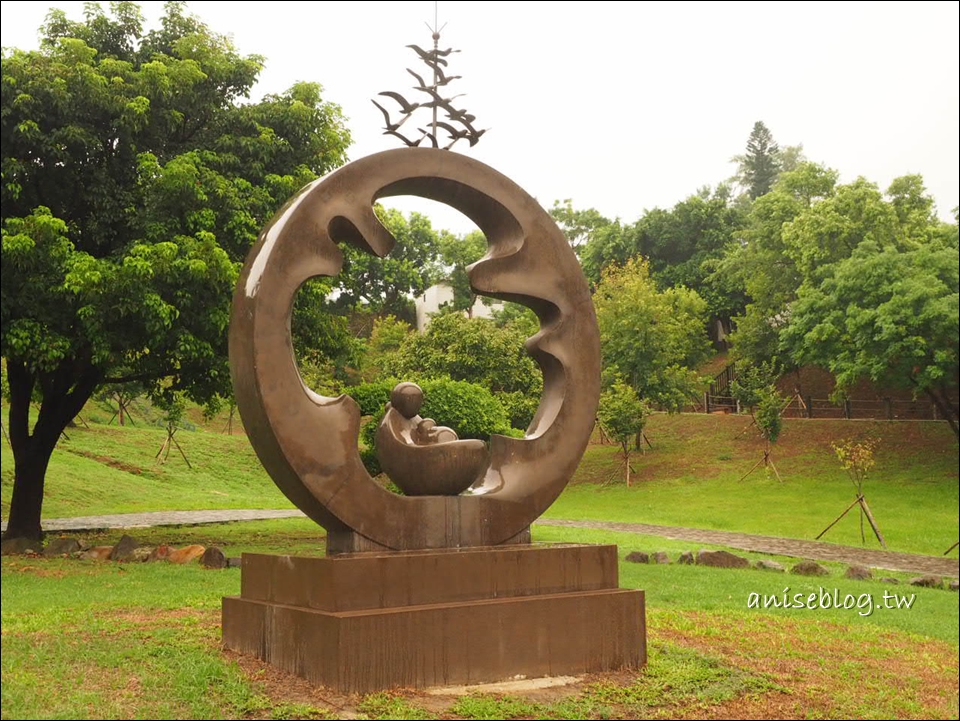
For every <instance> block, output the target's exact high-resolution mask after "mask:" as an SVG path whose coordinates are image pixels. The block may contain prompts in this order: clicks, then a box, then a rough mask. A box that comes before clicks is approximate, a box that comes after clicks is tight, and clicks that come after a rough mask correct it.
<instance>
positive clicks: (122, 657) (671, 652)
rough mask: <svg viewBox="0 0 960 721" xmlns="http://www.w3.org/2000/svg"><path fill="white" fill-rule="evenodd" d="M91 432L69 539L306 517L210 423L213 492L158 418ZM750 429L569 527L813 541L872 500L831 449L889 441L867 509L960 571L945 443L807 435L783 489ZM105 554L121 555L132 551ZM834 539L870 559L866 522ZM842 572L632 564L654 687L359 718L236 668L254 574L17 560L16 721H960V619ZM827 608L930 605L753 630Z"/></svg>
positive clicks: (573, 505)
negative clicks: (140, 522) (142, 515)
mask: <svg viewBox="0 0 960 721" xmlns="http://www.w3.org/2000/svg"><path fill="white" fill-rule="evenodd" d="M84 417H85V418H86V420H87V422H88V423H89V425H90V427H89V428H84V427H79V428H75V429H70V430H69V431H68V434H69V436H70V437H69V439H68V440H67V439H64V440H61V442H60V444H59V446H58V448H57V451H56V452H55V453H54V456H53V459H52V461H51V466H50V472H49V474H48V480H47V496H46V499H45V504H44V516H45V517H48V518H49V517H57V516H71V515H91V514H98V513H125V512H135V511H153V510H191V509H203V508H284V507H289V502H288V501H286V499H285V498H283V496H282V495H281V494H280V492H279V491H278V490H277V489H276V487H275V486H274V485H273V483H272V482H271V481H270V480H269V478H268V477H267V476H266V474H265V473H264V471H263V470H262V468H261V467H260V464H259V462H258V461H257V459H256V456H255V454H254V453H253V451H252V450H251V448H250V446H249V444H248V442H247V440H246V438H245V437H244V436H243V435H234V436H230V435H224V434H222V433H220V432H219V431H220V430H221V428H222V426H223V425H224V422H223V419H219V420H218V421H216V422H214V423H210V424H208V425H207V426H203V425H202V424H201V423H200V419H199V418H192V419H193V421H194V423H195V424H196V426H197V427H196V430H194V431H186V430H184V431H181V432H180V433H178V435H177V438H178V439H179V440H180V442H181V444H182V445H183V448H184V450H185V451H186V453H187V455H188V457H189V458H190V461H191V463H192V464H193V469H189V468H188V467H187V466H186V464H185V463H184V461H183V459H182V458H180V457H179V455H178V454H177V453H176V451H175V450H174V452H173V453H172V454H171V455H170V457H169V459H168V460H167V462H166V463H165V464H162V465H161V464H158V463H157V462H156V461H155V458H154V456H155V455H156V453H157V451H158V450H159V448H160V446H161V444H162V443H163V440H164V437H165V432H164V430H162V429H161V428H158V427H156V426H150V425H149V424H148V423H147V422H146V421H149V420H150V418H149V414H148V411H147V410H141V415H140V416H137V421H138V426H137V427H135V428H130V427H125V428H118V427H117V426H115V425H113V426H108V425H106V424H105V422H106V420H108V418H109V412H107V411H106V410H105V409H104V408H103V407H97V406H95V405H94V406H91V407H90V408H88V411H85V415H84ZM98 421H99V422H98ZM748 423H749V419H744V418H742V417H739V418H738V417H730V416H704V415H685V416H666V415H655V416H654V417H653V418H652V419H651V422H650V425H649V427H648V431H647V432H648V435H649V437H650V439H651V441H652V442H653V443H654V446H655V449H654V450H653V452H650V453H647V454H645V455H643V456H639V455H638V456H637V457H636V458H635V459H634V467H635V469H636V470H637V474H636V476H635V484H634V485H633V487H631V488H626V487H625V486H623V483H622V481H612V482H611V481H610V477H611V475H612V474H613V473H614V471H615V469H616V465H617V460H616V458H615V451H614V449H613V448H612V447H611V446H601V445H593V446H591V447H590V448H589V449H588V450H587V454H586V456H585V458H584V461H583V463H582V464H581V466H580V469H579V470H578V472H577V476H576V478H575V479H574V482H573V483H572V484H571V485H570V486H569V487H568V488H567V490H566V491H565V492H564V493H563V494H562V496H561V497H560V499H559V500H558V501H557V503H556V504H555V505H554V506H553V507H552V508H551V509H550V511H549V512H548V514H547V515H548V516H551V517H555V518H569V519H594V520H609V521H628V522H629V521H632V522H643V523H654V524H665V525H680V526H691V527H700V528H711V529H719V530H732V531H742V532H748V533H749V532H752V533H764V534H769V535H781V536H793V537H798V538H812V537H813V536H815V535H816V534H817V533H818V532H819V531H820V530H821V529H822V528H823V527H824V526H825V525H826V524H827V523H828V522H829V521H830V520H832V519H833V518H834V517H835V516H836V515H837V514H838V513H839V512H840V511H841V510H843V508H844V507H845V506H846V505H847V504H848V503H849V502H850V501H851V500H852V498H853V493H852V488H851V486H850V483H849V481H848V480H847V478H846V476H845V475H844V473H843V471H842V470H841V469H840V468H839V466H838V465H837V462H836V460H835V457H834V455H833V452H832V449H831V448H830V443H831V442H835V441H838V440H842V439H845V438H849V437H852V436H877V437H879V438H880V439H881V441H882V442H881V445H880V450H879V452H878V458H877V465H876V467H875V469H874V470H873V472H872V474H871V476H870V477H869V478H868V480H867V483H866V487H865V488H866V496H867V499H868V500H869V502H870V505H871V508H872V510H873V513H874V515H875V516H876V518H877V521H878V522H879V524H880V527H881V529H882V530H883V532H884V534H885V535H886V537H887V542H888V545H889V546H890V548H891V549H893V550H900V551H909V552H919V553H932V554H936V555H939V554H941V553H942V552H943V551H944V550H946V548H947V547H948V546H950V545H951V544H952V543H953V542H954V541H955V540H956V538H957V535H958V523H957V508H958V471H957V467H958V454H957V444H956V441H955V440H954V439H953V437H952V434H951V433H950V431H949V429H948V428H946V426H945V425H943V424H934V423H876V422H867V421H853V422H851V421H787V422H786V423H785V430H784V433H783V436H782V438H781V441H780V442H779V443H778V444H777V445H776V446H775V448H774V452H773V458H774V461H775V462H776V464H777V467H778V468H779V470H780V473H781V475H782V476H783V478H784V481H785V482H784V483H782V484H781V483H779V482H778V481H777V480H776V479H774V478H770V477H768V476H766V475H765V474H764V473H763V471H762V470H761V471H758V472H755V473H754V474H752V475H751V476H750V477H748V478H747V479H746V480H743V481H740V480H739V479H740V477H741V476H742V475H743V474H744V473H745V472H746V471H747V470H748V469H749V468H750V466H752V465H753V463H754V462H755V461H756V460H757V458H759V455H760V452H761V444H760V441H759V440H758V439H757V438H755V437H753V436H752V434H746V435H742V436H739V437H738V434H739V432H740V431H741V430H742V429H743V428H744V427H745V426H746V425H747V424H748ZM0 461H2V469H0V477H2V481H3V483H2V494H0V500H2V506H3V513H4V514H6V512H7V511H8V509H9V501H10V492H11V487H12V479H13V458H12V453H11V452H10V448H9V446H8V445H7V444H6V443H5V442H0ZM132 533H133V535H135V536H136V538H137V539H138V540H139V541H140V542H141V543H145V544H150V545H154V544H160V543H167V544H171V545H177V546H181V545H186V544H190V543H200V544H203V545H207V546H209V545H217V546H220V547H221V548H223V549H224V550H225V551H226V553H227V555H230V556H235V555H239V554H240V553H241V552H244V551H257V552H268V553H298V554H321V553H323V552H324V537H323V533H322V530H321V529H319V528H318V527H316V526H315V525H313V524H312V523H311V522H309V521H307V520H305V519H284V520H273V521H258V522H247V523H234V524H221V525H214V526H201V527H184V528H171V527H167V528H154V529H136V530H135V531H133V532H132ZM82 535H83V537H84V538H85V539H86V540H87V541H89V542H92V543H94V544H107V543H112V542H115V541H116V540H117V539H118V538H119V536H120V532H119V531H115V532H109V533H101V534H92V533H88V534H82ZM534 538H535V540H537V541H546V542H584V543H616V544H618V546H619V552H620V554H621V559H623V557H624V556H625V555H626V554H627V553H629V552H630V551H632V550H643V551H647V552H653V551H661V550H662V551H667V552H668V553H669V554H670V555H671V556H672V557H675V556H676V554H677V553H679V552H680V551H685V550H693V551H696V550H698V549H699V548H700V547H701V546H700V544H692V543H689V542H682V541H671V540H668V539H664V538H659V537H655V536H643V535H637V534H624V533H614V532H608V531H598V530H589V529H573V528H556V527H545V526H535V527H534ZM825 540H829V541H834V542H838V543H848V544H852V545H858V544H859V543H860V538H859V528H858V526H857V522H856V519H855V517H853V516H851V517H850V518H848V519H846V520H844V521H843V522H842V523H841V524H839V525H838V526H836V527H835V528H834V529H832V530H831V531H830V533H829V534H828V535H827V536H826V538H825ZM868 545H871V546H872V545H874V543H873V542H871V541H870V540H869V539H868ZM707 547H709V546H707ZM736 553H737V554H738V555H744V556H747V557H749V558H751V559H755V558H760V557H761V556H760V554H751V553H746V552H741V551H736ZM764 557H766V556H764ZM768 558H769V557H768ZM776 560H781V562H783V563H784V565H790V564H792V563H793V562H794V561H795V559H776ZM825 565H826V566H827V567H828V568H829V570H830V574H831V575H830V576H828V577H824V578H817V579H808V578H803V577H797V576H792V575H784V574H777V573H770V572H761V571H756V570H724V569H712V568H705V567H697V566H679V565H676V564H672V565H669V566H658V565H645V564H644V565H637V564H632V563H627V562H625V561H622V562H621V564H620V579H621V585H622V586H624V587H628V588H642V589H644V590H645V591H646V599H647V609H648V641H649V651H650V656H649V664H648V666H647V667H646V668H645V669H644V670H642V671H639V672H629V673H627V672H624V673H620V674H605V675H598V676H594V677H589V678H587V679H585V680H584V681H582V682H580V683H578V684H574V685H572V686H568V687H562V688H559V689H552V690H542V691H538V692H531V693H523V694H521V693H499V694H489V693H488V694H468V695H463V696H460V697H451V696H434V695H430V694H423V693H381V694H372V695H369V696H366V697H356V696H352V697H346V696H338V695H335V694H332V693H331V692H329V691H326V690H322V689H316V688H312V687H310V686H309V685H307V684H305V683H304V682H302V681H300V680H298V679H295V678H292V677H289V676H287V675H285V674H281V673H279V672H277V671H275V670H274V669H271V668H270V667H268V666H266V665H264V664H262V663H260V662H258V661H255V660H251V659H248V658H242V657H239V656H237V655H235V654H231V653H227V652H223V651H222V649H221V648H220V632H219V606H220V598H221V597H222V596H224V595H234V594H236V593H238V592H239V585H240V573H239V571H238V570H237V569H228V570H225V571H207V570H203V569H201V568H200V567H198V566H196V565H194V566H185V567H184V566H173V565H167V564H122V565H121V564H113V563H99V564H98V563H95V562H83V561H78V560H61V559H43V558H23V557H5V558H4V559H3V560H2V566H0V572H2V599H3V604H2V656H0V663H2V673H3V683H2V687H0V688H2V717H3V718H46V717H49V718H131V717H137V718H141V717H142V718H337V717H356V716H360V717H367V718H444V719H483V718H650V717H670V718H725V717H746V718H798V717H811V718H846V717H857V718H876V717H894V718H957V717H958V713H960V711H958V701H957V698H958V660H957V659H958V638H960V630H958V626H960V622H958V615H960V614H958V604H957V596H956V595H954V594H953V593H950V592H949V591H945V590H933V589H922V588H913V587H908V586H905V585H904V584H903V583H901V584H899V585H895V586H894V585H890V584H885V583H881V582H879V581H850V580H846V579H844V578H843V577H842V575H843V567H841V566H840V565H837V564H825ZM882 575H885V576H892V577H897V578H900V579H905V578H906V577H907V574H897V573H889V572H883V574H882ZM821 588H822V589H824V590H826V591H827V592H828V593H829V594H832V592H833V590H834V589H837V592H838V594H839V595H840V596H841V597H843V596H845V595H847V594H850V595H851V596H852V597H854V598H856V599H860V598H862V597H864V596H865V595H869V596H870V597H871V598H872V599H876V600H879V599H881V597H882V595H883V593H884V592H885V591H888V592H896V593H898V594H901V595H906V596H909V595H910V594H915V596H914V598H913V601H912V603H911V606H910V608H909V609H906V608H901V609H896V610H895V609H874V610H872V612H871V613H869V614H866V613H864V615H861V613H862V612H863V609H862V607H861V608H853V609H848V610H843V609H840V610H837V609H829V610H822V609H818V610H811V609H800V608H789V609H785V608H770V607H768V608H763V607H760V608H756V609H748V608H747V605H748V600H749V599H750V594H758V597H759V598H762V597H765V596H767V597H769V596H778V597H782V596H783V594H784V593H788V594H789V596H790V597H791V598H792V597H793V596H794V594H796V593H802V594H803V595H804V597H806V596H807V595H808V594H810V593H819V590H820V589H821Z"/></svg>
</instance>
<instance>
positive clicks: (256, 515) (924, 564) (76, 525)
mask: <svg viewBox="0 0 960 721" xmlns="http://www.w3.org/2000/svg"><path fill="white" fill-rule="evenodd" d="M302 516H303V513H302V512H301V511H298V510H294V509H286V510H245V509H238V510H227V511H158V512H155V513H124V514H118V515H104V516H81V517H77V518H48V519H46V520H45V521H44V522H43V529H44V531H93V530H103V529H107V528H146V527H149V526H195V525H202V524H206V523H227V522H231V521H256V520H263V519H270V518H296V517H302ZM537 524H538V525H541V526H560V527H563V528H589V529H593V530H601V531H618V532H621V533H638V534H646V535H652V536H663V537H664V538H670V539H674V540H678V541H690V542H691V549H690V550H693V551H696V550H697V549H696V547H695V545H696V544H698V543H700V544H711V545H718V546H727V547H728V548H738V549H740V550H743V551H757V552H759V553H770V554H774V555H778V556H792V557H796V558H810V559H813V560H815V561H837V562H841V563H858V564H860V565H863V566H869V567H871V568H883V569H886V570H890V571H905V572H908V573H929V574H935V575H938V576H950V577H958V576H960V559H957V558H947V557H943V556H923V555H920V554H915V553H898V552H896V551H881V550H879V549H872V548H857V547H856V546H840V545H837V544H833V543H823V542H820V541H804V540H800V539H796V538H779V537H776V536H757V535H754V534H751V533H733V532H730V531H708V530H703V529H699V528H680V527H677V526H654V525H651V524H647V523H616V522H612V521H565V520H561V519H553V518H541V519H540V520H538V521H537ZM2 526H3V530H6V529H7V524H6V523H5V522H4V523H3V524H2ZM650 550H656V549H653V548H651V549H650Z"/></svg>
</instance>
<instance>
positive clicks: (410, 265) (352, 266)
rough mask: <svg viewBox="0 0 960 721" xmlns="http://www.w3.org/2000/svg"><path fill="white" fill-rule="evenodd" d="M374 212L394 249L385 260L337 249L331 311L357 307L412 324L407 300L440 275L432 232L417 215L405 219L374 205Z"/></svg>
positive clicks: (411, 307)
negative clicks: (335, 291)
mask: <svg viewBox="0 0 960 721" xmlns="http://www.w3.org/2000/svg"><path fill="white" fill-rule="evenodd" d="M376 213H377V217H378V218H379V219H380V222H381V223H383V225H384V227H385V228H386V229H387V230H388V231H390V233H391V235H393V237H394V238H395V239H396V241H397V242H396V245H395V246H394V247H393V250H391V251H390V253H389V254H388V255H387V256H386V257H385V258H377V257H376V256H374V255H371V254H370V253H367V252H365V251H362V250H360V249H359V248H354V247H353V246H349V245H346V246H343V247H342V250H343V258H344V260H343V269H342V270H341V271H340V275H339V276H338V282H339V285H338V290H339V294H338V297H337V299H336V301H335V306H336V307H337V308H339V309H348V308H353V307H355V306H358V305H363V306H365V307H366V308H367V309H368V310H370V311H371V312H373V313H377V314H392V315H395V316H397V317H398V318H401V319H403V320H406V321H409V322H414V321H415V319H416V314H415V310H414V305H413V300H412V299H411V296H417V295H420V294H421V293H423V291H425V290H426V289H427V288H428V287H430V285H431V284H432V283H433V282H434V281H435V280H436V279H437V278H438V277H439V276H440V266H439V263H438V260H439V252H440V249H439V238H438V235H437V232H436V231H435V230H434V229H433V226H432V225H431V224H430V219H429V218H428V217H426V216H425V215H422V214H420V213H411V214H410V217H409V219H408V218H405V217H404V216H403V214H402V213H401V212H400V211H399V210H396V209H395V208H384V207H383V206H381V205H379V204H378V205H377V206H376Z"/></svg>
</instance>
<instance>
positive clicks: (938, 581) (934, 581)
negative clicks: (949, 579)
mask: <svg viewBox="0 0 960 721" xmlns="http://www.w3.org/2000/svg"><path fill="white" fill-rule="evenodd" d="M910 585H911V586H921V587H923V588H942V587H943V579H942V578H940V576H917V577H916V578H911V579H910Z"/></svg>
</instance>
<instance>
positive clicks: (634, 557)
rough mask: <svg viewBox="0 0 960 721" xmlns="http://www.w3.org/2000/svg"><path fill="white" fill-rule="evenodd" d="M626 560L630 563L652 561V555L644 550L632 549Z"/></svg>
mask: <svg viewBox="0 0 960 721" xmlns="http://www.w3.org/2000/svg"><path fill="white" fill-rule="evenodd" d="M624 560H625V561H630V563H650V556H649V555H647V554H646V553H644V552H643V551H630V553H628V554H627V555H626V557H625V558H624Z"/></svg>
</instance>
